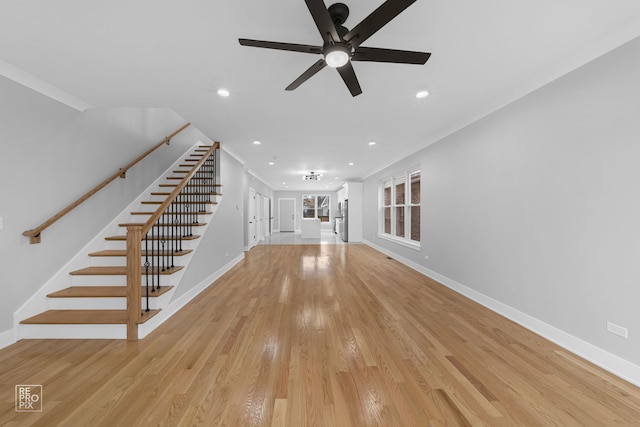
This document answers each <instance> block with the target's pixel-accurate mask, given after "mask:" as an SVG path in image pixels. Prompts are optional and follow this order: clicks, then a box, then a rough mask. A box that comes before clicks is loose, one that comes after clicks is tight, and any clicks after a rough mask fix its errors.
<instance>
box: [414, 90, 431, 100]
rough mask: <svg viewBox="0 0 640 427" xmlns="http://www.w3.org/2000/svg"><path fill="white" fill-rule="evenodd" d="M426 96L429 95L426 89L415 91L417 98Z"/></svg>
mask: <svg viewBox="0 0 640 427" xmlns="http://www.w3.org/2000/svg"><path fill="white" fill-rule="evenodd" d="M427 96H429V92H428V91H426V90H421V91H420V92H418V93H416V98H418V99H422V98H426V97H427Z"/></svg>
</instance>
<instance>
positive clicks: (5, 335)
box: [0, 328, 17, 349]
mask: <svg viewBox="0 0 640 427" xmlns="http://www.w3.org/2000/svg"><path fill="white" fill-rule="evenodd" d="M16 339H17V338H16V330H15V329H13V328H12V329H9V330H8V331H4V332H0V349H3V348H5V347H9V346H10V345H12V344H15V343H16Z"/></svg>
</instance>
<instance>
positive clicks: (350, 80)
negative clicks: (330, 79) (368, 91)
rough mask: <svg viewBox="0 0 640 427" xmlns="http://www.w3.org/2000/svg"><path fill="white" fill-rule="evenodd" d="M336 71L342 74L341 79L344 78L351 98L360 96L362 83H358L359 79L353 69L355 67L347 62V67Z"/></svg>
mask: <svg viewBox="0 0 640 427" xmlns="http://www.w3.org/2000/svg"><path fill="white" fill-rule="evenodd" d="M336 70H338V73H340V77H342V80H344V83H345V84H346V85H347V87H348V88H349V92H351V96H358V95H360V94H361V93H362V89H360V83H358V78H357V77H356V72H355V70H354V69H353V65H351V62H347V64H346V65H343V66H342V67H339V68H336Z"/></svg>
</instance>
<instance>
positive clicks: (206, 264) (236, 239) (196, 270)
mask: <svg viewBox="0 0 640 427" xmlns="http://www.w3.org/2000/svg"><path fill="white" fill-rule="evenodd" d="M220 155H221V158H220V173H221V177H220V180H221V181H220V182H221V183H222V188H221V192H222V198H221V199H220V203H219V204H218V207H217V210H216V213H215V216H214V217H213V218H211V219H210V221H211V224H210V225H209V227H208V229H207V233H206V235H204V236H203V237H202V241H201V242H200V245H199V246H198V250H197V251H196V253H195V254H194V255H193V259H192V260H191V263H190V264H189V267H188V269H187V271H186V272H185V275H184V277H183V278H182V280H181V281H180V286H179V287H178V289H176V292H175V294H174V295H173V299H174V300H175V299H178V298H180V297H181V296H182V295H184V294H186V293H187V292H189V291H190V290H191V289H193V288H194V287H195V286H197V285H198V284H199V283H201V282H202V281H203V280H205V279H207V278H208V277H209V276H210V275H211V274H212V273H213V272H216V271H218V270H220V269H222V267H224V266H225V265H226V264H228V263H229V262H231V261H232V260H234V258H236V257H238V256H239V255H242V254H243V252H244V245H243V234H244V225H243V224H244V218H243V216H242V212H243V210H242V209H243V203H244V202H243V199H244V193H243V188H242V186H243V181H242V175H243V173H244V172H243V166H242V164H241V163H240V162H238V161H237V160H236V159H234V158H233V157H231V156H230V155H228V154H227V153H226V152H225V151H224V147H223V149H222V150H220Z"/></svg>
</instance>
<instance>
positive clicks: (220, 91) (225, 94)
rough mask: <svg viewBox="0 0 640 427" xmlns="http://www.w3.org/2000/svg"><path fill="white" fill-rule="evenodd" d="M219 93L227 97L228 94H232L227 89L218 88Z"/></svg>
mask: <svg viewBox="0 0 640 427" xmlns="http://www.w3.org/2000/svg"><path fill="white" fill-rule="evenodd" d="M218 95H220V96H223V97H225V98H226V97H227V96H229V95H231V93H230V92H229V91H228V90H226V89H218Z"/></svg>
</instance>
